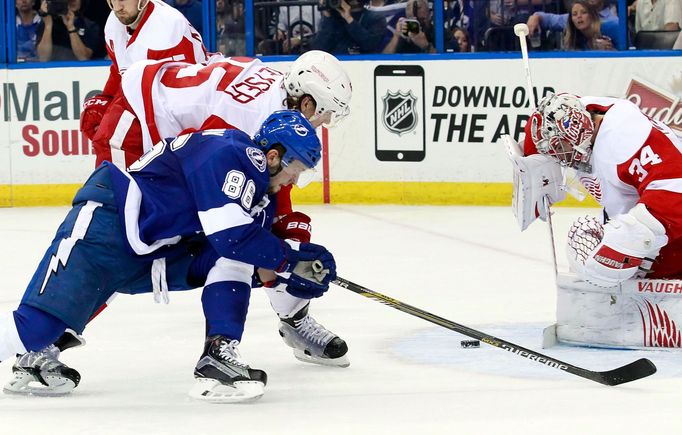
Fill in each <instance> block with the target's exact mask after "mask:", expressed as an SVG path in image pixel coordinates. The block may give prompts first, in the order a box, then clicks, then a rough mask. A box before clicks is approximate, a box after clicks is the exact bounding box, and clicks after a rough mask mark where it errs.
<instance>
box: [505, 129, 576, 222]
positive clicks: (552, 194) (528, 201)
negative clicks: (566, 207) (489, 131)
mask: <svg viewBox="0 0 682 435" xmlns="http://www.w3.org/2000/svg"><path fill="white" fill-rule="evenodd" d="M501 140H502V143H503V145H504V146H505V147H506V148H507V154H508V155H509V159H510V160H511V162H512V167H513V170H514V172H513V176H514V178H513V191H512V212H513V213H514V216H515V217H516V220H517V222H518V223H519V228H521V231H524V230H525V229H526V228H528V225H530V224H531V223H533V221H535V219H537V218H540V219H541V220H543V221H546V220H547V209H546V207H545V205H544V203H543V201H544V198H547V199H548V201H549V205H552V204H554V203H557V202H560V201H563V200H564V198H566V192H565V191H564V186H563V184H564V181H563V175H562V173H561V166H560V165H559V164H558V163H557V162H556V161H555V160H553V159H552V158H551V157H549V156H546V155H543V154H532V155H530V156H523V152H522V151H521V147H520V145H519V144H517V143H516V141H514V140H513V139H512V138H511V137H510V136H509V135H504V136H502V138H501Z"/></svg>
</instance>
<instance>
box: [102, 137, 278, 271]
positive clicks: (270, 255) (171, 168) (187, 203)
mask: <svg viewBox="0 0 682 435" xmlns="http://www.w3.org/2000/svg"><path fill="white" fill-rule="evenodd" d="M105 164H107V165H108V170H109V171H110V173H111V177H112V182H113V188H114V195H115V198H116V203H117V205H118V210H119V216H120V219H121V226H122V227H123V229H124V232H125V236H126V240H127V244H128V246H129V247H130V249H131V251H132V252H134V253H135V254H137V255H154V253H158V252H160V251H163V250H164V249H167V248H168V245H171V246H172V245H175V244H177V243H178V242H179V241H180V240H181V239H182V238H183V237H191V236H195V235H196V234H198V233H203V234H205V235H206V237H207V238H208V240H209V242H210V243H211V245H212V246H213V248H214V249H215V250H216V251H217V252H218V254H219V255H220V256H222V257H225V258H229V259H233V260H237V261H241V262H244V263H248V264H252V265H255V266H258V267H264V268H267V269H277V268H279V267H280V266H281V265H283V263H284V262H285V260H286V255H285V252H286V251H285V248H284V242H283V241H281V240H280V239H278V238H277V237H276V236H274V235H273V234H272V233H270V231H269V228H270V224H271V223H272V214H273V213H272V212H273V211H274V205H270V204H269V203H270V201H269V197H268V193H267V191H268V187H269V180H270V176H269V173H268V171H267V162H266V158H265V154H264V153H263V151H262V149H261V148H260V147H258V146H257V145H256V144H254V143H253V141H251V139H250V138H249V136H248V135H246V134H245V133H243V132H241V131H239V130H207V131H202V132H197V133H193V134H189V135H182V136H179V137H177V138H174V139H166V140H164V141H162V142H159V143H158V144H157V145H155V146H154V147H153V148H152V149H151V150H150V151H149V152H147V153H146V154H145V155H144V156H142V157H141V158H140V160H138V161H137V162H135V163H134V164H132V165H131V166H130V168H129V169H128V172H123V171H121V170H120V169H118V168H117V167H115V166H114V165H113V164H108V163H105Z"/></svg>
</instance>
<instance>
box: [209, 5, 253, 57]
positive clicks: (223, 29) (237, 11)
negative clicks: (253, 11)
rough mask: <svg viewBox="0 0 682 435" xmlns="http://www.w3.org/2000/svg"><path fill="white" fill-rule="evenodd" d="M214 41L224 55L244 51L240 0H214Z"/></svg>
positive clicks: (242, 17) (234, 54) (237, 53)
mask: <svg viewBox="0 0 682 435" xmlns="http://www.w3.org/2000/svg"><path fill="white" fill-rule="evenodd" d="M215 10H216V42H217V44H216V45H217V47H218V51H219V52H220V53H222V54H224V55H225V56H243V55H244V54H245V53H246V38H245V32H244V3H243V1H241V0H216V2H215Z"/></svg>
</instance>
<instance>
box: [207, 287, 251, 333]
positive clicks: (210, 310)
mask: <svg viewBox="0 0 682 435" xmlns="http://www.w3.org/2000/svg"><path fill="white" fill-rule="evenodd" d="M250 296H251V286H249V285H248V284H246V283H243V282H235V281H220V282H214V283H212V284H209V285H207V286H206V287H204V292H203V294H202V295H201V303H202V305H203V308H204V316H206V321H207V324H208V328H207V335H208V336H213V335H224V336H225V337H228V338H231V339H233V340H241V339H242V333H243V332H244V322H246V313H247V311H248V309H249V297H250Z"/></svg>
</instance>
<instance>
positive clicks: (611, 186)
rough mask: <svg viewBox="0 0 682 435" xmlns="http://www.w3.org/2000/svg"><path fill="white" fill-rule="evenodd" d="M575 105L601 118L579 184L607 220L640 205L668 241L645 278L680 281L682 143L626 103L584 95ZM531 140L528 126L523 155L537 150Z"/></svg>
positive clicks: (633, 106) (681, 275)
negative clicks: (586, 170)
mask: <svg viewBox="0 0 682 435" xmlns="http://www.w3.org/2000/svg"><path fill="white" fill-rule="evenodd" d="M580 102H581V103H583V104H584V106H585V107H586V109H587V110H588V111H589V112H591V113H600V114H602V113H603V114H604V117H603V120H602V122H601V125H599V129H598V131H597V133H596V138H595V140H594V146H593V150H592V157H591V160H590V163H591V165H592V171H591V173H589V174H587V173H579V177H580V182H581V184H582V185H583V186H584V187H585V188H586V190H587V191H588V192H589V193H590V194H591V195H592V196H593V197H594V198H595V199H596V200H597V202H598V203H599V204H600V205H601V206H603V207H604V209H605V211H606V213H607V214H608V215H609V216H611V217H613V216H616V215H619V214H623V213H627V212H628V211H630V209H632V208H633V207H634V206H635V205H637V204H638V203H642V204H644V205H645V206H646V208H647V210H648V211H649V212H650V213H651V214H652V215H653V216H654V217H655V218H656V219H657V220H658V221H659V222H660V223H661V224H663V226H664V227H665V232H666V236H667V237H668V244H667V245H665V246H664V247H663V248H662V249H661V251H660V254H659V255H658V257H657V260H656V262H655V263H654V265H653V267H652V269H653V272H652V273H651V274H650V275H648V277H649V278H682V140H681V139H680V137H678V136H677V135H676V134H675V133H674V132H673V131H672V130H671V129H670V128H669V127H668V126H666V125H664V124H663V123H661V122H658V121H656V120H653V119H651V118H649V117H648V116H646V115H644V114H643V113H642V112H641V111H640V110H639V108H638V107H637V106H636V105H635V104H633V103H631V102H630V101H627V100H622V99H615V98H599V97H583V98H580ZM529 124H530V123H529ZM530 137H531V135H530V131H529V130H528V128H527V129H526V141H525V143H524V151H525V154H527V155H528V154H533V153H535V152H537V150H535V146H534V145H533V142H532V140H531V139H530Z"/></svg>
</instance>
